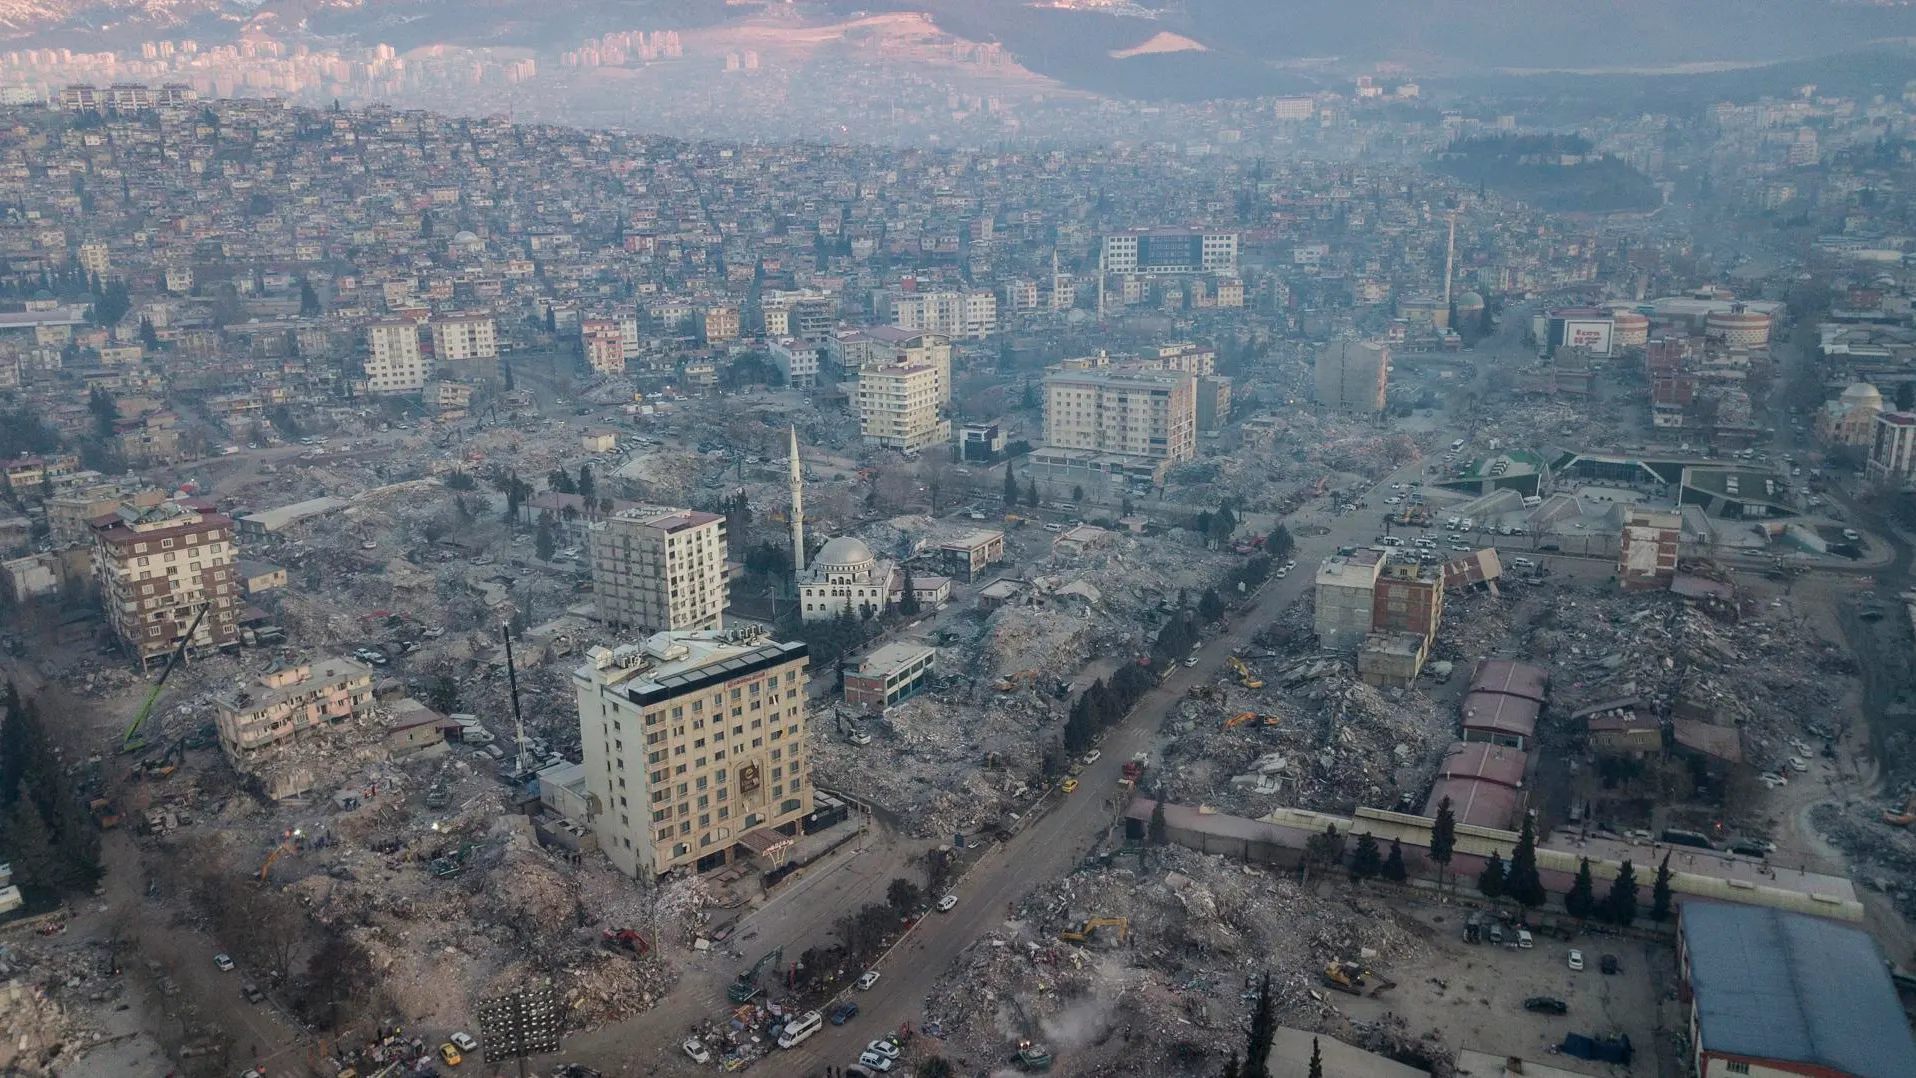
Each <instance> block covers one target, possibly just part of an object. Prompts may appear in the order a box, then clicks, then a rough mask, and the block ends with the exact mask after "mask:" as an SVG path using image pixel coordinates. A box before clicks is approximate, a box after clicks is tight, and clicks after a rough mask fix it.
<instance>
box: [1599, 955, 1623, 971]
mask: <svg viewBox="0 0 1916 1078" xmlns="http://www.w3.org/2000/svg"><path fill="white" fill-rule="evenodd" d="M1597 968H1598V969H1600V970H1602V971H1603V972H1604V973H1605V975H1614V974H1617V973H1621V972H1623V965H1622V964H1621V963H1619V962H1618V961H1617V956H1616V955H1613V954H1607V955H1604V956H1603V957H1602V958H1599V959H1597Z"/></svg>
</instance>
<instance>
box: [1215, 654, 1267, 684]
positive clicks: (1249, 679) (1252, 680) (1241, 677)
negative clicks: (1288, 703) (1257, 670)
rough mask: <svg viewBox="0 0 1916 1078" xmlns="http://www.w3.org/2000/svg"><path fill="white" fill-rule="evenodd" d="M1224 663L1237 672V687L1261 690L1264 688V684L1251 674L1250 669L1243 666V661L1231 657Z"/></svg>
mask: <svg viewBox="0 0 1916 1078" xmlns="http://www.w3.org/2000/svg"><path fill="white" fill-rule="evenodd" d="M1224 661H1225V662H1227V663H1230V664H1231V669H1232V670H1234V671H1236V672H1237V683H1238V684H1239V685H1242V686H1244V687H1245V688H1247V689H1261V688H1263V687H1264V683H1263V682H1262V681H1259V680H1258V679H1257V677H1256V675H1254V674H1252V673H1251V668H1250V667H1248V666H1245V665H1244V660H1243V659H1240V658H1238V657H1237V656H1235V655H1233V656H1231V657H1229V658H1227V659H1225V660H1224Z"/></svg>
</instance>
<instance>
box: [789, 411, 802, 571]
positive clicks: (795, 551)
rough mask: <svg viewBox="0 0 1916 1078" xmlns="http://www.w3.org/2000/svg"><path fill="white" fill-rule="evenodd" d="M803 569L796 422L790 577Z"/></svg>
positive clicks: (793, 453) (793, 449)
mask: <svg viewBox="0 0 1916 1078" xmlns="http://www.w3.org/2000/svg"><path fill="white" fill-rule="evenodd" d="M804 571H805V477H804V475H803V473H802V472H801V471H800V470H799V464H798V424H796V423H794V424H792V574H793V576H792V578H793V580H794V581H796V580H797V578H798V576H797V575H798V574H799V573H802V572H804Z"/></svg>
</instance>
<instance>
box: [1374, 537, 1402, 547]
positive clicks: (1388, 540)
mask: <svg viewBox="0 0 1916 1078" xmlns="http://www.w3.org/2000/svg"><path fill="white" fill-rule="evenodd" d="M1377 541H1378V542H1380V543H1382V544H1384V545H1385V546H1403V545H1404V541H1403V540H1402V539H1399V538H1397V537H1396V536H1395V535H1384V536H1379V537H1378V539H1377Z"/></svg>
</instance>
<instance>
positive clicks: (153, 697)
mask: <svg viewBox="0 0 1916 1078" xmlns="http://www.w3.org/2000/svg"><path fill="white" fill-rule="evenodd" d="M212 608H213V604H212V603H201V604H200V608H199V610H198V611H197V612H195V613H194V615H193V623H192V624H191V625H188V626H187V627H186V632H185V633H183V634H181V636H180V638H179V641H178V642H177V643H176V644H175V645H174V647H173V650H172V651H170V652H168V653H167V656H166V666H165V668H164V669H162V670H161V671H160V680H158V681H156V682H154V683H153V688H152V689H151V690H150V691H148V692H147V694H146V699H145V700H143V701H141V703H140V710H139V711H137V712H135V713H134V715H133V722H132V724H131V725H129V726H128V727H127V728H126V734H125V736H123V737H121V738H120V751H121V752H122V753H128V752H138V751H140V750H141V749H143V748H145V747H146V738H145V737H143V736H141V731H142V730H143V729H145V727H146V720H147V717H148V716H150V715H152V714H153V705H154V704H155V703H157V702H158V701H159V699H160V690H161V689H163V688H165V687H166V679H167V678H169V677H172V676H173V668H174V667H175V666H178V665H179V662H180V660H181V659H182V658H184V657H185V656H186V645H187V644H189V643H191V642H192V640H193V634H194V633H196V632H198V631H199V628H200V620H201V619H202V618H204V617H206V612H207V611H208V610H211V609H212Z"/></svg>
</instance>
